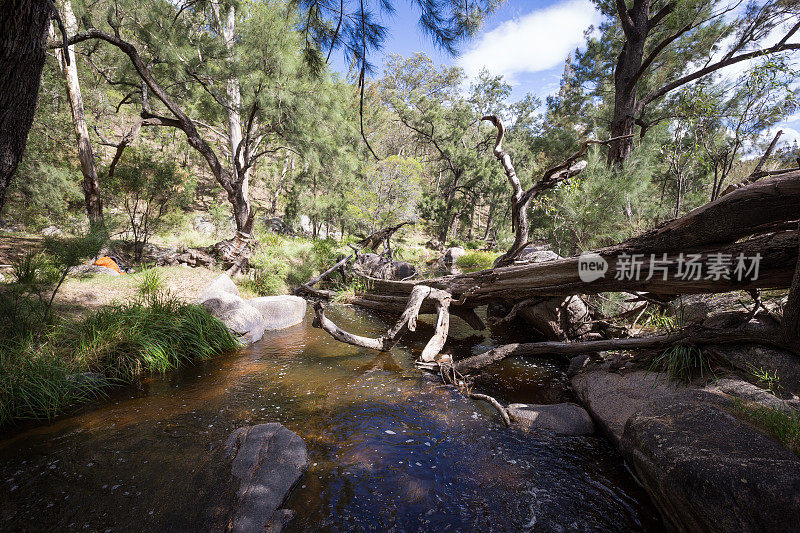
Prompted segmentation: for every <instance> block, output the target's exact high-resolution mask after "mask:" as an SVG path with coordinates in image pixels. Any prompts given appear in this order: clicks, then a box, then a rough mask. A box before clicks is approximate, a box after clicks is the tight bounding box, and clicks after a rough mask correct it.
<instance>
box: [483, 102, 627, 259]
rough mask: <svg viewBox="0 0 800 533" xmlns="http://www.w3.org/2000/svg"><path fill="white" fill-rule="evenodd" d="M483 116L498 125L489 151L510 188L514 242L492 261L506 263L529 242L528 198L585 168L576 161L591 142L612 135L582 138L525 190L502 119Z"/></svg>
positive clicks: (598, 142) (581, 163)
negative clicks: (576, 147)
mask: <svg viewBox="0 0 800 533" xmlns="http://www.w3.org/2000/svg"><path fill="white" fill-rule="evenodd" d="M483 120H486V121H489V122H491V123H492V124H494V126H495V127H496V128H497V138H496V139H495V144H494V148H493V150H492V152H493V153H494V156H495V157H496V158H497V160H498V161H500V164H501V165H502V166H503V171H504V172H505V174H506V178H507V179H508V182H509V183H510V184H511V189H512V192H511V223H512V226H513V229H514V243H513V244H512V245H511V247H510V248H509V249H508V251H507V252H506V253H505V254H503V255H502V256H500V257H499V258H498V259H497V262H496V263H495V265H496V266H505V265H509V264H511V263H513V262H514V260H515V259H516V258H517V257H518V256H519V255H520V254H521V253H522V251H523V250H524V249H525V247H526V246H527V245H528V244H530V242H529V240H528V235H529V231H530V222H529V221H528V208H529V207H530V205H531V201H532V200H533V199H534V198H536V197H537V196H539V195H540V194H541V193H543V192H544V191H546V190H549V189H552V188H553V187H555V186H556V185H558V184H559V183H561V182H562V181H565V180H568V179H570V178H572V177H574V176H577V175H578V174H580V173H581V172H583V170H584V169H585V168H586V161H578V159H579V158H581V157H583V155H584V154H585V153H586V149H587V148H588V146H589V145H590V144H603V145H607V144H609V143H610V142H612V141H613V140H615V139H609V140H608V141H594V140H588V141H584V142H583V143H582V144H581V147H580V149H579V150H578V151H577V152H575V153H574V154H572V155H571V156H570V157H568V158H567V159H566V160H564V161H563V162H561V163H559V164H558V165H556V166H554V167H552V168H549V169H547V170H546V171H545V172H544V174H543V175H542V178H541V179H540V180H539V181H537V182H536V183H534V184H533V186H532V187H531V188H529V189H528V190H527V191H524V192H523V190H522V184H521V183H520V181H519V178H518V177H517V172H516V171H515V170H514V165H513V164H512V163H511V156H509V155H508V152H506V151H505V150H503V137H504V136H505V131H506V130H505V126H504V125H503V121H502V120H501V119H500V117H498V116H497V115H486V116H484V117H482V118H481V121H483ZM630 136H631V135H627V137H630Z"/></svg>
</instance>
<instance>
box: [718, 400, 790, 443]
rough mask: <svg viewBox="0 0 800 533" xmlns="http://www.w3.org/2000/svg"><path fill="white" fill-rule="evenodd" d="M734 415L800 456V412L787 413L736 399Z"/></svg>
mask: <svg viewBox="0 0 800 533" xmlns="http://www.w3.org/2000/svg"><path fill="white" fill-rule="evenodd" d="M733 413H734V414H735V415H736V416H738V417H740V418H743V419H745V420H747V421H748V422H750V423H752V424H753V425H755V426H757V427H759V428H761V429H763V430H764V431H766V432H767V433H768V434H769V435H771V436H772V437H773V438H775V439H776V440H777V441H778V442H780V443H782V444H783V445H784V446H786V447H787V448H789V449H790V450H792V451H793V452H794V453H795V454H797V455H800V411H797V410H793V411H791V412H786V411H783V410H781V409H777V408H775V407H767V406H764V405H759V404H751V403H747V402H745V401H743V400H742V399H741V398H735V399H734V401H733Z"/></svg>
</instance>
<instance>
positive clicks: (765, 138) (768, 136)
mask: <svg viewBox="0 0 800 533" xmlns="http://www.w3.org/2000/svg"><path fill="white" fill-rule="evenodd" d="M778 130H783V134H781V138H780V140H778V145H777V146H776V148H778V149H780V148H791V147H792V146H794V143H795V141H797V143H798V144H800V131H797V130H796V129H794V128H791V127H789V126H787V125H785V124H780V125H778V126H774V127H772V128H768V129H766V130H764V131H762V132H761V133H760V134H759V135H758V139H757V144H756V145H753V144H751V143H745V145H744V154H743V159H754V158H756V157H761V156H762V155H763V153H764V148H763V145H765V144H767V143H769V142H770V141H772V139H774V138H775V134H776V133H778Z"/></svg>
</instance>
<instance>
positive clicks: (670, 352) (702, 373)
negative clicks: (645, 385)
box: [649, 344, 712, 382]
mask: <svg viewBox="0 0 800 533" xmlns="http://www.w3.org/2000/svg"><path fill="white" fill-rule="evenodd" d="M649 370H650V371H654V372H664V373H665V374H666V375H667V377H668V378H669V380H670V381H685V382H688V381H691V380H692V379H694V378H695V377H700V378H701V379H704V378H706V377H707V376H711V374H712V372H711V364H710V362H709V360H708V357H707V356H706V355H705V354H704V353H703V351H702V350H701V349H700V348H698V347H697V346H690V345H685V344H677V345H675V346H672V347H670V348H667V349H666V350H664V351H663V352H661V354H660V355H658V356H656V357H655V358H653V360H652V362H651V363H650V368H649Z"/></svg>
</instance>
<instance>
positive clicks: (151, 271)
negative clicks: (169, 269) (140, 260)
mask: <svg viewBox="0 0 800 533" xmlns="http://www.w3.org/2000/svg"><path fill="white" fill-rule="evenodd" d="M137 276H138V278H139V280H138V283H137V289H138V290H139V294H141V295H142V296H145V297H147V296H154V295H156V294H158V293H159V292H161V290H162V289H163V288H164V275H163V274H162V272H161V271H160V270H158V267H150V268H145V269H144V270H142V271H141V272H139V273H138V274H137Z"/></svg>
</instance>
